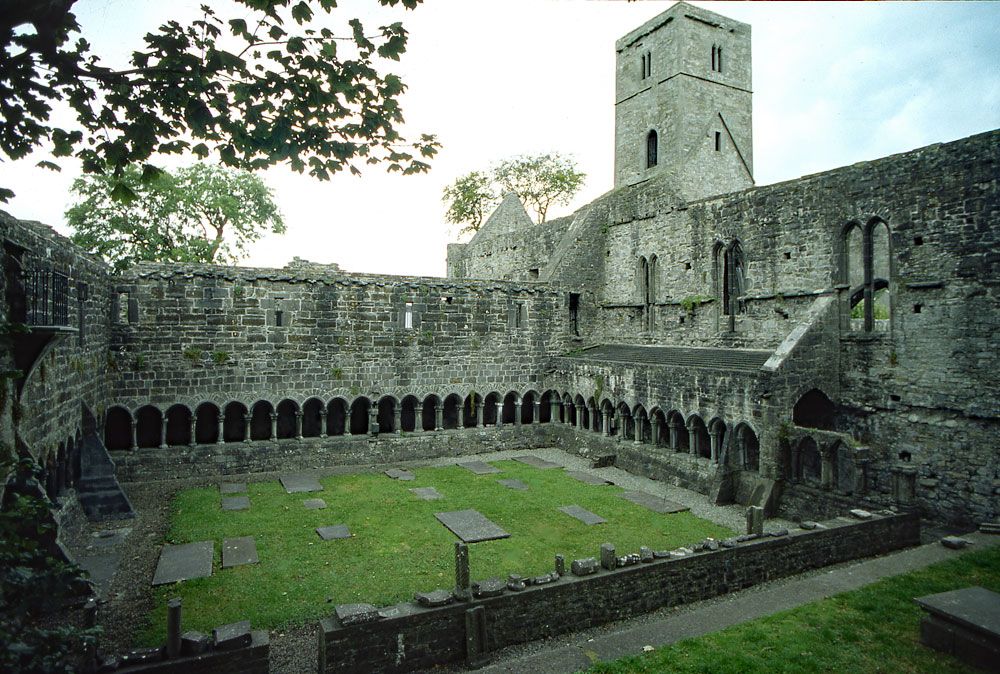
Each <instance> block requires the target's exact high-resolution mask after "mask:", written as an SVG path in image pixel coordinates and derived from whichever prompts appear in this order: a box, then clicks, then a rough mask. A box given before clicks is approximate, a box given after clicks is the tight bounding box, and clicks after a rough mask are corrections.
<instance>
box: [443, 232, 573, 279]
mask: <svg viewBox="0 0 1000 674" xmlns="http://www.w3.org/2000/svg"><path fill="white" fill-rule="evenodd" d="M572 220H573V216H566V217H563V218H557V219H555V220H550V221H548V222H543V223H541V224H538V225H533V226H531V227H530V228H526V229H521V230H520V231H517V232H513V233H509V234H505V235H503V236H493V237H489V238H484V239H478V238H477V240H475V241H474V242H469V243H465V244H461V243H453V244H449V246H448V278H454V279H460V278H465V279H504V280H516V281H537V280H538V276H539V271H540V270H541V269H542V268H544V267H545V265H546V264H547V263H548V261H549V257H550V256H551V255H552V252H553V250H555V247H556V246H557V245H558V244H559V241H560V240H561V239H562V237H563V235H564V234H565V233H566V229H567V228H568V227H569V225H570V223H571V222H572Z"/></svg>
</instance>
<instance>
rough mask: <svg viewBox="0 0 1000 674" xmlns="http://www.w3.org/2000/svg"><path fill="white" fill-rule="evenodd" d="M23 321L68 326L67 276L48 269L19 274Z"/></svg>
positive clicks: (37, 324)
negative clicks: (22, 299)
mask: <svg viewBox="0 0 1000 674" xmlns="http://www.w3.org/2000/svg"><path fill="white" fill-rule="evenodd" d="M21 278H22V280H23V282H24V299H25V314H26V315H25V322H26V323H27V324H28V325H36V326H62V327H68V326H69V277H67V276H66V275H65V274H60V273H59V272H57V271H51V270H49V269H33V270H30V271H25V272H23V273H22V274H21Z"/></svg>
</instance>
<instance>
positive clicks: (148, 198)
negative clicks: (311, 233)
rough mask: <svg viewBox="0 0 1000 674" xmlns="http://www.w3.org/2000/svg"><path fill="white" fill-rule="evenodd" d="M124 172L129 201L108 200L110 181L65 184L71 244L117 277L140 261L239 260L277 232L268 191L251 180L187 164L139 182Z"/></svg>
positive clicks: (132, 172)
mask: <svg viewBox="0 0 1000 674" xmlns="http://www.w3.org/2000/svg"><path fill="white" fill-rule="evenodd" d="M139 174H140V170H139V169H138V168H136V167H129V168H126V169H125V170H124V172H123V174H122V178H123V179H124V180H126V181H128V182H131V183H132V184H134V185H135V186H136V187H135V190H136V196H137V198H136V199H134V200H131V201H129V200H118V199H115V198H113V197H112V195H111V192H112V190H111V184H112V183H114V182H115V180H116V179H115V178H113V177H112V176H110V175H108V174H93V175H85V176H83V177H82V178H78V179H77V180H76V181H75V182H74V183H73V192H74V193H75V194H76V195H78V197H79V199H78V200H77V202H76V203H74V204H73V205H72V206H70V208H69V210H67V211H66V220H67V222H68V223H69V225H70V226H71V227H72V228H73V230H74V233H73V236H72V240H73V242H74V243H76V244H77V245H79V246H81V247H82V248H84V249H86V250H88V251H90V252H91V253H96V254H98V255H101V256H102V257H104V258H105V259H106V260H107V261H108V262H109V263H111V264H112V265H113V266H114V268H115V269H116V270H117V271H122V270H124V269H127V268H128V267H130V266H132V265H133V264H135V263H136V262H139V261H142V260H153V261H171V262H206V263H211V262H219V263H232V262H235V261H237V260H239V259H240V258H241V257H242V256H243V255H244V254H245V251H246V247H247V245H248V244H250V243H252V242H254V241H257V240H258V239H260V238H261V237H262V236H263V235H264V234H265V233H267V232H269V231H270V232H276V233H281V232H284V231H285V225H284V223H283V222H282V219H281V214H280V213H279V212H278V207H277V206H276V205H275V204H274V201H273V200H272V195H271V190H270V189H268V187H267V186H266V185H265V184H264V183H263V181H262V180H261V179H260V177H259V176H258V175H256V174H253V173H249V172H247V171H241V170H239V169H232V168H225V167H221V166H212V165H209V164H195V165H194V166H190V167H187V168H182V169H180V170H178V171H177V172H176V173H175V174H171V173H168V172H166V171H162V172H160V173H159V174H158V175H157V176H156V177H155V178H153V179H151V180H147V181H146V182H142V181H140V180H139Z"/></svg>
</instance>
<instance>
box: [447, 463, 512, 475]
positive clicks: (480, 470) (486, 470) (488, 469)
mask: <svg viewBox="0 0 1000 674" xmlns="http://www.w3.org/2000/svg"><path fill="white" fill-rule="evenodd" d="M456 465H459V466H461V467H462V468H465V469H466V470H471V471H472V472H473V473H475V474H476V475H489V474H490V473H502V472H503V471H502V470H500V469H499V468H497V467H495V466H491V465H490V464H488V463H486V462H484V461H466V462H464V463H458V464H456Z"/></svg>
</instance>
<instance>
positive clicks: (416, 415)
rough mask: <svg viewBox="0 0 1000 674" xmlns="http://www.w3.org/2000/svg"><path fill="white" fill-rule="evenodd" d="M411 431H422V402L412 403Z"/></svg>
mask: <svg viewBox="0 0 1000 674" xmlns="http://www.w3.org/2000/svg"><path fill="white" fill-rule="evenodd" d="M413 432H414V433H423V432H424V404H423V403H414V405H413Z"/></svg>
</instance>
